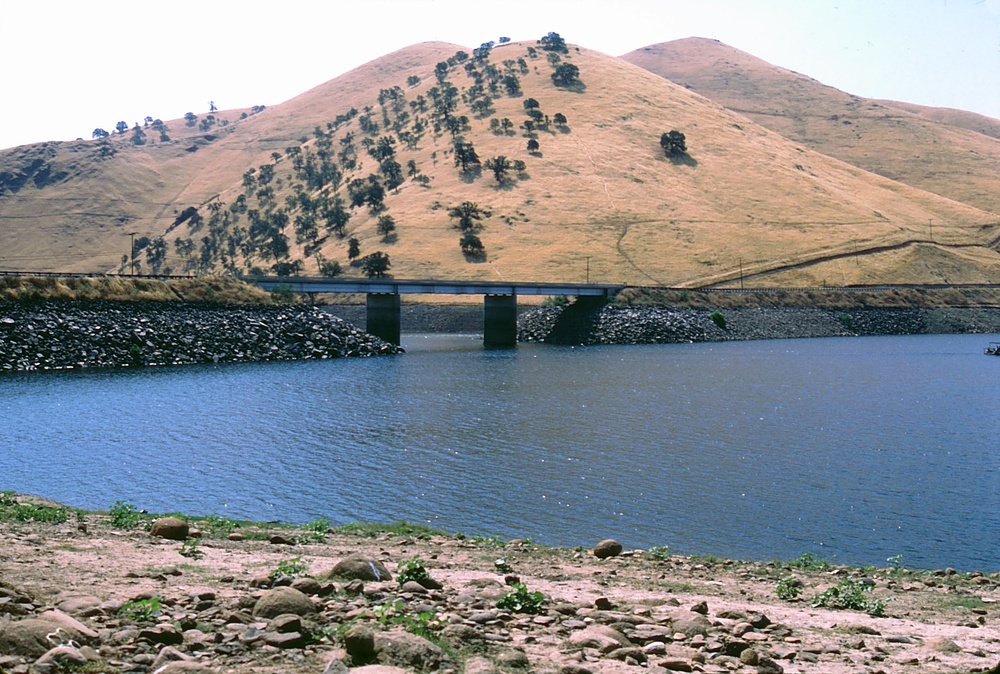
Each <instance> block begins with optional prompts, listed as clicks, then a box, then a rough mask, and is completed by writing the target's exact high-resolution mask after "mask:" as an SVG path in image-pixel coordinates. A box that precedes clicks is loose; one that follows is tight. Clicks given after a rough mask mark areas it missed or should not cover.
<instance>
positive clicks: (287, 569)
mask: <svg viewBox="0 0 1000 674" xmlns="http://www.w3.org/2000/svg"><path fill="white" fill-rule="evenodd" d="M308 575H309V564H307V563H306V562H303V561H302V558H301V557H293V558H291V559H283V560H281V561H280V562H278V566H276V567H275V568H274V569H272V570H271V573H269V574H267V577H268V578H270V579H271V580H274V579H276V578H301V577H303V576H308Z"/></svg>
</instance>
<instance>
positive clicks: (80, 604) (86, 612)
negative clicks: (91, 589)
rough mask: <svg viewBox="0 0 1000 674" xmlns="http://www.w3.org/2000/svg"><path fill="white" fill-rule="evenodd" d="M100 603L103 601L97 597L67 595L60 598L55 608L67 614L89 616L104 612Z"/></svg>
mask: <svg viewBox="0 0 1000 674" xmlns="http://www.w3.org/2000/svg"><path fill="white" fill-rule="evenodd" d="M102 604H103V601H102V600H100V599H98V598H97V597H86V596H75V597H74V596H69V597H65V598H60V600H59V603H57V604H56V608H58V609H59V610H60V611H62V612H64V613H67V614H69V615H74V616H83V617H85V618H90V617H93V616H95V615H100V614H102V613H104V610H103V609H102V608H101V605H102Z"/></svg>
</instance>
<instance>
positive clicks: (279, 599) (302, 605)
mask: <svg viewBox="0 0 1000 674" xmlns="http://www.w3.org/2000/svg"><path fill="white" fill-rule="evenodd" d="M315 612H316V605H315V604H313V602H312V600H311V599H310V598H309V597H307V596H306V595H304V594H302V592H300V591H298V590H296V589H295V588H292V587H276V588H274V589H273V590H268V591H267V592H265V593H264V594H263V595H262V596H261V598H260V599H258V600H257V603H256V604H254V607H253V614H254V616H256V617H258V618H277V617H278V616H279V615H282V614H285V613H290V614H292V615H298V616H303V615H308V614H310V613H315Z"/></svg>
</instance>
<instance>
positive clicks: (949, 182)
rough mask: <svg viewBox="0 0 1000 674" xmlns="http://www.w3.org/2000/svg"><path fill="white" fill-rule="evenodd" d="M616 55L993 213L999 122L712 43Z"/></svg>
mask: <svg viewBox="0 0 1000 674" xmlns="http://www.w3.org/2000/svg"><path fill="white" fill-rule="evenodd" d="M622 59H623V60H625V61H628V62H629V63H633V64H635V65H638V66H640V67H642V68H645V69H646V70H649V71H650V72H653V73H656V74H657V75H660V76H662V77H665V78H667V79H668V80H671V81H673V82H676V83H678V84H681V85H683V86H685V87H687V88H688V89H690V90H691V91H696V92H698V93H700V94H702V95H704V96H707V97H708V98H710V99H712V100H713V101H716V102H718V103H721V104H722V105H724V106H726V107H727V108H729V109H731V110H734V111H736V112H739V113H740V114H743V115H746V116H747V117H749V118H751V119H753V120H754V121H755V122H757V123H758V124H760V125H761V126H764V127H766V128H768V129H770V130H772V131H775V132H777V133H780V134H781V135H783V136H785V137H786V138H789V139H791V140H793V141H794V142H796V143H801V144H803V145H805V146H806V147H808V148H810V149H813V150H816V151H817V152H821V153H823V154H826V155H829V156H831V157H836V158H838V159H841V160H843V161H845V162H847V163H849V164H853V165H854V166H858V167H860V168H863V169H865V170H866V171H872V172H873V173H877V174H879V175H881V176H885V177H887V178H890V179H892V180H898V181H899V182H902V183H905V184H907V185H911V186H913V187H917V188H920V189H923V190H927V191H930V192H934V193H935V194H940V195H941V196H945V197H948V198H949V199H954V200H956V201H961V202H963V203H966V204H969V205H971V206H975V207H976V208H980V209H983V210H986V211H990V212H993V213H1000V168H998V167H1000V120H995V119H990V118H989V117H984V116H982V115H976V114H974V113H970V112H965V111H962V110H948V109H943V108H927V107H924V106H918V105H912V104H908V103H899V102H895V101H877V100H871V99H866V98H860V97H858V96H853V95H851V94H848V93H844V92H842V91H839V90H838V89H834V88H833V87H829V86H826V85H824V84H821V83H820V82H817V81H816V80H814V79H811V78H809V77H807V76H805V75H801V74H799V73H795V72H792V71H789V70H785V69H784V68H779V67H777V66H773V65H771V64H770V63H767V62H766V61H763V60H761V59H759V58H757V57H755V56H752V55H750V54H747V53H745V52H742V51H740V50H738V49H735V48H733V47H730V46H728V45H726V44H723V43H722V42H719V41H717V40H708V39H703V38H686V39H683V40H675V41H672V42H665V43H662V44H657V45H652V46H649V47H644V48H642V49H638V50H636V51H634V52H631V53H629V54H626V55H624V56H622Z"/></svg>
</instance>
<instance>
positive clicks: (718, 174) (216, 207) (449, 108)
mask: <svg viewBox="0 0 1000 674" xmlns="http://www.w3.org/2000/svg"><path fill="white" fill-rule="evenodd" d="M546 46H548V47H554V48H550V49H546V48H545V47H546ZM557 73H562V74H563V76H564V77H563V80H564V81H562V82H561V86H560V85H557V84H556V82H555V81H554V79H553V75H554V74H557ZM568 75H570V76H568ZM526 103H528V105H527V106H526V105H525V104H526ZM532 103H535V105H532ZM237 112H239V111H237ZM898 114H899V115H909V113H906V112H904V111H900V112H899V113H898ZM240 116H241V115H238V114H236V113H222V112H220V113H215V117H216V118H217V120H218V119H228V120H231V121H230V122H229V123H228V124H226V125H225V126H223V125H222V123H221V122H218V123H217V124H215V125H214V126H212V127H210V128H209V129H208V130H207V131H204V132H201V131H198V132H196V130H197V126H196V127H193V129H194V130H192V127H187V126H185V122H184V120H176V121H172V122H168V124H167V126H168V127H169V128H170V130H171V134H170V135H171V141H169V142H149V143H147V144H145V145H133V144H132V143H130V142H129V138H130V137H131V132H130V133H127V134H125V135H124V136H122V137H113V138H111V139H106V140H103V141H78V142H75V143H61V144H54V143H50V144H43V145H36V146H27V147H24V148H16V149H15V150H12V151H10V152H7V153H3V154H2V155H0V178H4V176H7V178H4V180H3V181H2V182H0V184H3V185H5V187H6V190H5V192H4V193H3V194H2V195H0V251H2V252H0V267H6V268H23V269H29V268H35V269H38V270H46V269H66V270H98V269H115V268H120V266H121V264H122V262H123V260H122V255H123V254H126V253H127V252H128V250H129V241H130V239H129V237H128V236H127V235H126V234H127V233H128V232H133V231H134V232H137V236H139V237H140V238H141V237H142V236H146V237H149V239H150V244H149V245H148V246H146V247H145V248H144V249H143V250H142V252H141V253H142V254H141V255H140V256H139V261H140V263H141V267H140V269H141V270H142V271H158V272H167V271H170V272H173V273H219V272H229V273H241V272H246V271H251V270H255V269H256V270H261V271H272V270H278V271H283V272H292V273H306V274H316V273H319V272H320V271H321V270H325V271H327V272H328V273H329V272H331V267H333V266H334V263H336V265H339V266H340V268H341V269H342V270H343V271H344V272H346V273H348V274H352V275H357V274H360V273H361V270H360V269H359V268H358V267H357V266H352V265H351V264H349V259H350V258H349V249H350V247H351V246H350V241H351V240H352V239H355V240H356V241H357V251H356V252H357V253H358V255H357V256H356V257H357V258H358V259H361V258H363V257H364V256H366V255H368V254H370V253H372V252H374V251H384V253H386V254H387V255H388V256H389V258H390V259H391V269H390V270H389V272H390V273H391V274H393V275H395V276H397V277H400V278H419V277H439V278H456V279H461V278H469V279H472V278H480V279H496V280H502V279H508V280H551V281H583V280H586V279H587V278H589V279H590V280H592V281H606V282H614V283H628V284H633V285H643V284H645V285H649V284H662V285H690V286H696V285H703V284H707V283H726V282H730V283H732V282H738V279H739V278H740V276H741V274H742V275H743V276H744V277H751V276H755V277H756V278H755V282H756V283H759V284H767V285H820V284H823V283H830V284H846V283H881V282H942V281H943V282H983V281H989V280H992V276H991V274H992V270H993V269H995V266H996V263H997V261H998V255H997V251H996V241H997V240H998V239H1000V225H998V218H997V217H996V216H994V215H992V214H990V213H988V212H985V211H984V210H982V209H981V208H978V207H976V206H974V205H970V204H969V202H968V201H967V200H966V203H959V202H958V201H957V200H955V199H954V198H946V197H943V196H940V195H938V194H931V193H929V192H927V191H923V190H920V189H917V188H915V187H912V186H908V185H904V184H901V183H900V182H895V181H892V180H889V179H887V178H884V177H880V176H878V175H874V174H873V173H869V172H866V171H864V170H861V169H859V168H857V167H855V166H851V165H849V164H846V163H844V162H842V161H838V160H836V159H832V158H830V157H827V156H825V155H823V154H820V153H817V152H815V151H812V150H809V149H807V148H806V147H803V145H804V144H805V143H798V142H792V141H789V140H787V139H786V138H784V137H782V136H781V135H778V134H777V133H775V132H773V131H770V130H768V129H766V128H765V127H764V126H762V125H758V124H756V123H755V122H753V121H751V119H749V118H748V117H747V116H744V115H743V114H739V113H737V112H734V111H731V110H727V109H726V108H724V107H722V106H721V105H719V104H718V103H714V102H712V101H709V100H707V99H706V98H703V97H702V96H700V95H698V94H695V93H692V92H691V91H688V90H687V89H685V88H683V87H681V86H678V85H676V84H674V83H672V82H669V81H667V80H665V79H663V78H662V77H660V76H657V75H654V74H653V73H651V72H648V71H647V70H644V69H643V68H640V67H637V66H635V65H632V64H630V63H627V62H626V61H625V60H623V59H615V58H612V57H608V56H606V55H604V54H600V53H597V52H592V51H589V50H586V49H582V48H577V47H572V46H569V47H568V48H566V47H563V46H562V45H561V44H559V43H555V44H553V43H548V44H542V43H541V42H540V43H527V42H525V43H511V44H504V45H499V46H496V47H495V48H493V49H491V50H482V49H480V50H473V52H472V54H471V55H470V54H469V53H467V52H465V51H464V50H463V49H462V48H460V47H457V46H455V45H448V44H443V43H425V44H419V45H415V46H413V47H409V48H406V49H403V50H400V51H398V52H395V53H393V54H389V55H387V56H385V57H382V58H380V59H377V60H375V61H373V62H371V63H369V64H366V65H365V66H362V67H361V68H358V69H356V70H354V71H352V72H350V73H347V74H345V75H343V76H341V77H339V78H336V79H334V80H331V81H330V82H327V83H325V84H323V85H321V86H318V87H316V88H314V89H312V90H310V91H308V92H306V93H304V94H302V95H300V96H298V97H296V98H294V99H292V100H290V101H288V102H286V103H282V104H280V105H276V106H269V107H268V108H266V109H264V110H258V111H256V114H251V115H248V116H247V117H246V118H245V119H239V117H240ZM911 116H912V115H911ZM914 117H916V116H914ZM525 122H528V125H527V126H526V124H525ZM927 124H933V123H931V122H927ZM673 129H676V130H679V131H681V132H682V133H684V134H685V136H686V139H687V148H688V149H687V153H686V154H683V155H679V156H676V157H674V158H672V159H668V158H667V157H666V156H665V155H664V152H663V150H662V149H661V147H660V143H659V141H660V136H661V135H662V134H663V133H665V132H666V131H669V130H673ZM955 133H959V131H956V132H955ZM961 133H964V134H972V135H975V134H973V132H971V131H967V130H964V129H963V130H961ZM987 140H988V141H989V142H995V141H992V140H990V139H987ZM532 141H533V142H532ZM535 143H537V148H536V147H534V146H535ZM529 144H530V146H531V147H532V149H529ZM109 145H110V146H111V148H112V149H113V150H114V154H113V156H102V155H107V154H109V153H108V152H107V151H106V150H105V149H104V148H106V147H107V146H109ZM456 151H457V152H458V153H459V155H462V156H464V157H465V159H466V165H465V167H464V168H465V170H463V167H462V166H460V165H459V163H460V162H458V161H456ZM470 151H471V152H470ZM472 155H475V156H477V157H478V159H479V162H478V163H477V162H475V161H473V160H472ZM500 156H502V157H504V158H505V159H506V161H505V162H501V164H502V165H503V167H504V168H503V169H502V170H501V171H500V172H499V173H500V177H501V178H502V180H501V181H499V182H498V180H497V179H496V177H495V175H494V173H493V171H491V170H490V164H489V163H488V160H490V159H491V158H495V157H500ZM39 158H40V159H41V163H40V164H38V162H37V160H38V159H39ZM34 164H37V165H36V166H35V168H33V169H31V171H33V173H32V172H31V171H27V170H26V167H31V166H32V165H34ZM17 171H20V172H21V174H30V175H28V177H27V178H25V179H24V180H21V181H20V184H19V186H17V189H11V186H12V185H13V184H14V183H17V182H18V181H17V180H15V181H13V183H12V181H11V179H10V176H11V175H16V174H17ZM46 171H47V173H46ZM5 172H6V173H5ZM63 174H65V175H63ZM463 202H470V203H472V204H474V205H475V206H476V208H477V209H478V211H479V213H480V214H481V215H483V216H484V217H483V218H482V219H481V220H479V221H478V223H477V222H476V221H474V220H473V221H470V222H469V223H467V224H469V225H471V226H470V227H468V228H467V229H468V230H469V231H468V232H467V233H466V234H467V236H466V237H465V238H466V243H467V247H466V250H465V251H464V252H463V250H462V249H461V248H460V246H459V240H460V238H461V237H462V235H463V233H462V232H460V231H459V229H458V228H457V227H456V225H457V223H458V220H457V219H455V218H453V217H450V216H449V212H450V211H451V210H452V209H454V208H455V207H458V206H459V205H460V204H462V203H463ZM487 213H489V215H490V217H485V216H486V214H487ZM386 218H390V219H391V220H386ZM380 222H381V224H382V226H383V231H382V232H380V231H379V229H378V228H379V224H380ZM393 228H394V229H393ZM387 229H392V231H389V232H386V230H387ZM476 238H478V242H479V243H480V244H481V245H482V249H479V248H478V247H477V245H476V242H475V240H474V239H476ZM143 243H145V242H143Z"/></svg>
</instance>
